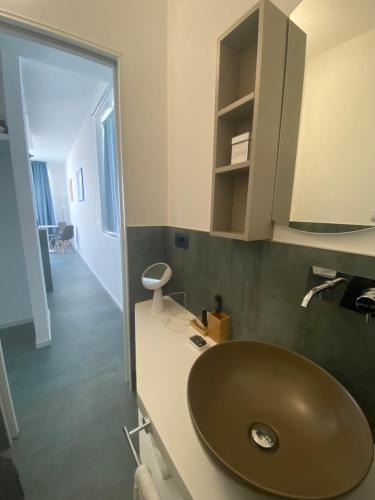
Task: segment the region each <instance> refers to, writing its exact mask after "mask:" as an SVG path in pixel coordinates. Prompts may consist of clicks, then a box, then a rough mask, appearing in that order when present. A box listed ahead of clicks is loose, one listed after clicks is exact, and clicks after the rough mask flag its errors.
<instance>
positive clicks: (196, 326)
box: [190, 319, 208, 336]
mask: <svg viewBox="0 0 375 500" xmlns="http://www.w3.org/2000/svg"><path fill="white" fill-rule="evenodd" d="M190 326H192V327H193V328H194V329H195V330H196V331H197V332H198V333H199V334H200V335H204V336H206V335H207V333H208V329H207V327H205V328H202V327H201V326H200V325H199V324H198V322H197V320H196V319H192V320H191V321H190Z"/></svg>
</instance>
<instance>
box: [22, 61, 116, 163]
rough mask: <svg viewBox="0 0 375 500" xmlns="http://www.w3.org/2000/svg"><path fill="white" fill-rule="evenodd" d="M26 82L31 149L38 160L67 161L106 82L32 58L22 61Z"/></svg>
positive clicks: (24, 80)
mask: <svg viewBox="0 0 375 500" xmlns="http://www.w3.org/2000/svg"><path fill="white" fill-rule="evenodd" d="M22 81H23V90H24V98H25V103H26V110H25V111H26V113H27V121H28V127H29V132H30V136H31V141H29V142H31V144H30V145H29V146H30V150H31V152H32V153H33V154H34V155H35V159H38V160H50V161H51V160H54V161H59V160H65V159H66V158H67V156H68V154H69V152H70V150H71V148H72V146H73V144H74V142H75V139H76V137H77V134H78V132H79V130H80V128H81V127H82V124H83V122H84V121H85V119H86V118H87V117H88V116H89V114H90V113H91V112H92V111H93V110H94V107H95V104H96V103H97V101H98V99H99V98H100V96H101V94H102V93H103V91H104V90H105V88H106V84H105V83H104V82H101V81H99V80H92V79H90V78H86V77H84V76H82V75H80V74H78V73H73V72H71V71H66V70H64V69H61V68H58V67H56V66H51V65H49V64H44V63H40V62H36V61H32V60H29V59H23V60H22Z"/></svg>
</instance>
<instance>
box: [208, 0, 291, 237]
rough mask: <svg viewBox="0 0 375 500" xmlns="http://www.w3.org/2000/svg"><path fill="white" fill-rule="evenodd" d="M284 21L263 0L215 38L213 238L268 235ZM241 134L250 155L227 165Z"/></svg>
mask: <svg viewBox="0 0 375 500" xmlns="http://www.w3.org/2000/svg"><path fill="white" fill-rule="evenodd" d="M287 26H288V19H287V17H286V16H285V15H284V14H283V13H282V12H281V11H279V10H278V9H277V8H276V7H275V6H274V5H273V4H272V3H271V2H270V1H269V0H261V1H260V2H259V3H258V4H256V5H255V6H254V7H253V8H252V9H251V11H250V12H249V13H248V14H246V15H245V16H244V17H243V18H242V19H240V20H239V21H238V22H237V23H236V24H235V25H234V26H233V27H232V28H231V29H229V30H228V31H227V32H226V33H224V35H223V36H221V37H220V38H219V40H218V61H217V84H216V107H215V137H214V159H213V189H212V193H213V197H212V210H211V234H212V235H213V236H221V237H228V238H235V239H242V240H256V239H267V238H271V237H272V220H271V216H272V197H273V190H274V181H275V172H276V164H277V145H278V136H279V124H280V118H281V104H282V92H283V78H284V65H285V51H286V41H287ZM244 132H249V133H250V143H249V158H248V160H247V161H244V162H242V163H236V164H233V165H231V148H232V138H233V137H234V136H236V135H239V134H242V133H244Z"/></svg>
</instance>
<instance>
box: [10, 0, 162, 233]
mask: <svg viewBox="0 0 375 500" xmlns="http://www.w3.org/2000/svg"><path fill="white" fill-rule="evenodd" d="M166 3H167V2H166V0H158V1H155V0H137V1H136V2H135V1H134V0H123V1H121V2H119V1H118V0H108V1H106V2H103V1H101V0H67V1H66V2H46V1H45V0H33V1H32V2H30V1H29V0H0V14H3V15H5V16H6V17H12V18H18V19H20V20H21V19H22V20H23V21H25V20H30V21H32V22H33V23H36V24H39V25H42V26H44V27H45V26H47V27H48V26H49V27H53V28H54V29H56V30H58V31H60V32H61V33H62V34H65V35H67V34H70V35H72V36H73V37H76V38H78V39H80V40H86V41H88V42H92V43H94V44H96V45H98V46H101V47H107V48H109V49H110V50H112V51H115V52H117V53H118V54H120V77H121V88H120V89H119V90H120V97H121V113H120V115H121V121H122V124H121V126H122V128H123V139H124V147H123V156H124V159H125V162H126V170H125V177H126V179H125V189H126V199H125V209H126V218H127V220H126V221H127V224H128V225H142V224H146V225H147V224H150V225H158V224H165V223H166V222H167V157H166V104H167V100H166V90H167V89H166ZM82 13H84V15H83V14H82Z"/></svg>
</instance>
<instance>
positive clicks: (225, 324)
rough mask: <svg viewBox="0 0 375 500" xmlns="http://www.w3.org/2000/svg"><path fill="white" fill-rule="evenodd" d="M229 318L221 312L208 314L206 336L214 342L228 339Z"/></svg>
mask: <svg viewBox="0 0 375 500" xmlns="http://www.w3.org/2000/svg"><path fill="white" fill-rule="evenodd" d="M229 331H230V316H228V314H225V313H223V312H220V313H217V312H211V313H209V314H208V335H209V336H210V337H211V338H212V339H213V340H214V341H215V342H218V343H220V342H224V341H225V340H228V339H229Z"/></svg>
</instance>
